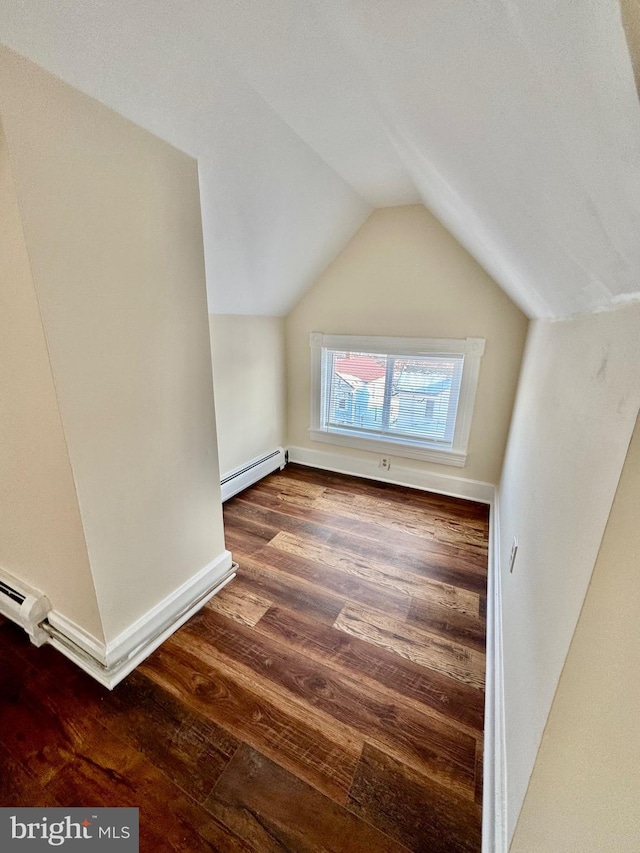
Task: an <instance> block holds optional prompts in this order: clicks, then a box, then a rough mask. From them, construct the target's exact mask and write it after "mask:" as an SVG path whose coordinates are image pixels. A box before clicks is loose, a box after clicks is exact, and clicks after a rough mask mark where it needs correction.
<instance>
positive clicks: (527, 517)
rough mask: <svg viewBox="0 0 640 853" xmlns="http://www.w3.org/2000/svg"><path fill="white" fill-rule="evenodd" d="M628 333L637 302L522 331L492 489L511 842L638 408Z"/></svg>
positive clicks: (639, 323) (635, 346) (635, 349)
mask: <svg viewBox="0 0 640 853" xmlns="http://www.w3.org/2000/svg"><path fill="white" fill-rule="evenodd" d="M639 331H640V305H633V306H628V307H626V308H621V309H619V310H617V311H612V312H609V313H602V314H591V315H583V316H580V317H578V318H576V319H573V320H567V321H563V322H548V321H537V322H535V323H533V324H532V326H531V330H530V334H529V338H528V342H527V348H526V353H525V359H524V364H523V369H522V374H521V378H520V384H519V391H518V398H517V402H516V407H515V410H514V416H513V422H512V426H511V432H510V436H509V443H508V447H507V453H506V456H505V463H504V469H503V474H502V480H501V485H500V513H501V516H500V518H501V525H500V543H501V571H502V595H503V605H502V606H503V635H504V666H505V673H504V676H505V706H506V720H505V723H506V749H507V786H508V829H509V836H510V837H511V835H512V833H513V831H514V828H515V823H516V820H517V818H518V814H519V812H520V807H521V805H522V801H523V799H524V796H525V792H526V788H527V784H528V781H529V776H530V774H531V771H532V768H533V765H534V761H535V757H536V753H537V750H538V746H539V744H540V740H541V737H542V732H543V729H544V726H545V723H546V721H547V716H548V713H549V709H550V707H551V703H552V700H553V696H554V693H555V690H556V686H557V683H558V679H559V677H560V672H561V670H562V666H563V664H564V661H565V658H566V655H567V651H568V649H569V644H570V642H571V637H572V635H573V632H574V629H575V626H576V622H577V620H578V616H579V613H580V608H581V607H582V603H583V600H584V596H585V593H586V590H587V586H588V583H589V579H590V577H591V573H592V570H593V566H594V564H595V561H596V556H597V553H598V548H599V546H600V542H601V539H602V534H603V532H604V529H605V525H606V522H607V517H608V514H609V510H610V508H611V503H612V500H613V496H614V494H615V490H616V487H617V484H618V479H619V476H620V471H621V469H622V465H623V462H624V458H625V453H626V451H627V446H628V443H629V438H630V436H631V432H632V430H633V425H634V422H635V418H636V414H637V412H638V405H639V404H640V382H639V381H638V376H639V371H640V334H639ZM514 536H517V537H518V541H519V551H518V556H517V562H516V566H515V570H514V573H513V574H511V575H510V574H508V567H507V561H508V556H509V551H510V548H511V542H512V539H513V537H514Z"/></svg>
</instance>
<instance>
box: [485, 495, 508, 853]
mask: <svg viewBox="0 0 640 853" xmlns="http://www.w3.org/2000/svg"><path fill="white" fill-rule="evenodd" d="M499 503H500V502H499V494H498V490H497V489H496V494H495V497H494V500H493V503H492V504H491V512H490V516H489V518H490V533H489V578H488V588H487V674H486V684H485V691H486V692H485V714H484V778H483V798H482V853H507V850H508V844H507V770H506V742H505V724H504V664H503V653H502V587H501V576H500V505H499Z"/></svg>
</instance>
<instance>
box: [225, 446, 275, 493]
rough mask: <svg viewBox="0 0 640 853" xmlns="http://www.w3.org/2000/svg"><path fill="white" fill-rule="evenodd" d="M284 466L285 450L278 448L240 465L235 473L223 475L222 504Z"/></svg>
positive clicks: (235, 469) (234, 470) (230, 472)
mask: <svg viewBox="0 0 640 853" xmlns="http://www.w3.org/2000/svg"><path fill="white" fill-rule="evenodd" d="M284 464H285V456H284V448H283V447H276V448H275V449H274V450H272V451H271V452H270V453H264V454H263V455H262V456H256V457H255V459H250V460H249V461H248V462H245V463H244V465H239V466H238V467H237V468H234V469H233V471H229V472H227V473H226V474H223V476H222V477H221V478H220V490H221V492H222V502H223V503H224V502H225V501H228V500H229V498H232V497H233V496H234V495H237V494H238V492H241V491H243V489H248V488H249V486H253V484H254V483H257V482H258V480H261V479H262V478H263V477H266V476H267V474H271V472H272V471H275V470H276V468H284Z"/></svg>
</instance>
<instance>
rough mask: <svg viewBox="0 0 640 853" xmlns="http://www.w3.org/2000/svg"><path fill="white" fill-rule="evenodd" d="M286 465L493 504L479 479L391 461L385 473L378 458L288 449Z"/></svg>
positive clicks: (490, 486)
mask: <svg viewBox="0 0 640 853" xmlns="http://www.w3.org/2000/svg"><path fill="white" fill-rule="evenodd" d="M288 452H289V462H297V463H298V464H299V465H307V466H309V467H310V468H320V469H322V470H324V471H335V473H337V474H350V475H351V476H353V477H364V478H366V479H367V480H379V481H380V482H384V483H393V484H394V485H397V486H407V487H409V488H411V489H420V490H421V491H424V492H436V493H437V494H440V495H449V496H450V497H453V498H465V499H466V500H470V501H479V502H480V503H486V504H490V503H491V502H492V501H493V496H494V492H495V486H494V485H493V484H492V483H485V482H483V481H482V480H469V479H467V478H466V477H452V476H451V475H450V474H437V473H435V472H433V471H422V470H420V469H418V468H410V467H409V466H408V465H398V464H396V462H395V460H394V461H392V463H391V468H390V469H389V470H388V471H386V470H384V469H383V468H380V467H379V466H378V458H379V454H380V450H378V456H376V457H375V458H363V457H360V456H351V455H350V454H347V453H340V452H338V453H331V452H329V451H324V450H311V449H310V448H308V447H289V448H288Z"/></svg>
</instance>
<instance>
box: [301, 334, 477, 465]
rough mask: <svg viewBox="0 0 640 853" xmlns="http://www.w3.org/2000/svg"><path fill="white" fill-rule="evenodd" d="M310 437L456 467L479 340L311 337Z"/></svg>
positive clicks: (463, 450)
mask: <svg viewBox="0 0 640 853" xmlns="http://www.w3.org/2000/svg"><path fill="white" fill-rule="evenodd" d="M310 344H311V429H310V433H311V437H312V438H313V439H314V440H316V441H324V442H328V443H330V444H342V445H346V446H348V447H356V448H360V449H363V450H374V451H383V452H385V453H395V454H396V455H397V456H408V457H412V458H417V459H426V460H428V461H432V462H442V463H445V464H447V465H458V466H463V465H464V464H465V463H466V459H467V444H468V441H469V432H470V430H471V415H472V411H473V402H474V398H475V393H476V387H477V384H478V373H479V369H480V359H481V357H482V354H483V352H484V344H485V341H484V338H466V339H464V340H452V339H423V338H383V337H361V336H354V335H323V334H321V333H319V332H313V333H312V334H311V339H310Z"/></svg>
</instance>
